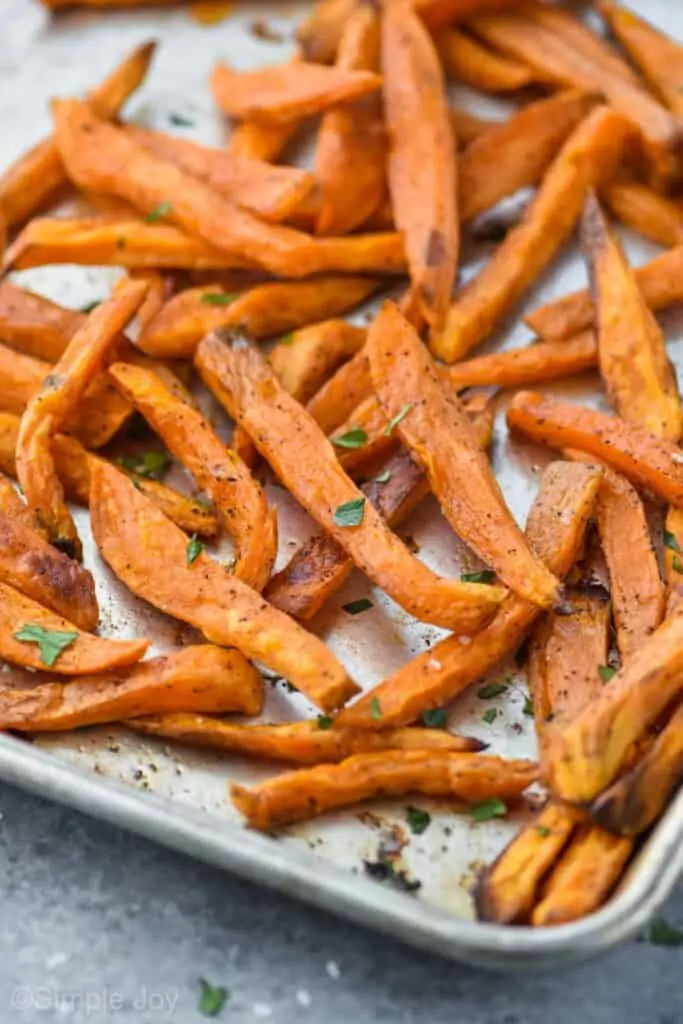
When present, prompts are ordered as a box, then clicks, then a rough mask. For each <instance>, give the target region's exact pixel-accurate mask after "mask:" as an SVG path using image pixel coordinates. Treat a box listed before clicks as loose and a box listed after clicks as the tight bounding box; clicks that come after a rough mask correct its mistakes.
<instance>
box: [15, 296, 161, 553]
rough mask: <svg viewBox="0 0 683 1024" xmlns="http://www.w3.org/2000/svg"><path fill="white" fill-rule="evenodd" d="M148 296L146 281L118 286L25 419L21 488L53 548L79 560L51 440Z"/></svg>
mask: <svg viewBox="0 0 683 1024" xmlns="http://www.w3.org/2000/svg"><path fill="white" fill-rule="evenodd" d="M146 291H147V285H146V284H145V282H144V281H131V280H124V281H122V282H120V283H119V284H118V285H117V286H116V288H115V290H114V292H113V293H112V296H111V298H109V299H108V300H107V301H106V302H104V303H102V304H101V305H100V306H98V307H97V308H96V309H94V310H93V312H92V313H91V314H90V315H89V317H88V319H87V320H86V322H85V323H84V325H83V327H82V328H81V329H80V330H79V331H77V332H76V334H75V335H74V336H73V338H72V339H71V341H70V342H69V345H68V347H67V349H66V351H65V352H64V355H63V356H62V358H61V359H60V360H59V362H58V363H57V364H56V366H55V368H54V371H53V373H52V374H50V375H49V376H48V377H46V379H45V381H44V382H43V386H42V388H41V390H40V391H39V392H38V393H37V394H36V395H35V396H34V397H33V398H31V400H30V401H29V403H28V405H27V407H26V411H25V412H24V415H23V416H22V419H21V424H20V427H19V438H18V440H17V452H16V459H17V476H18V478H19V483H20V485H21V487H22V489H23V492H24V494H25V495H26V500H27V502H28V504H29V507H30V508H32V509H33V510H34V512H35V514H36V516H37V518H38V521H39V522H40V523H41V524H42V525H43V526H44V527H45V529H46V530H47V532H48V536H49V538H50V540H51V541H52V543H54V544H55V546H57V547H60V546H61V547H62V548H63V549H64V550H65V551H66V552H67V553H72V554H76V555H80V550H81V548H80V541H79V539H78V534H77V532H76V527H75V525H74V522H73V520H72V518H71V513H70V512H69V510H68V508H67V507H66V504H65V502H64V491H63V488H62V485H61V483H60V482H59V477H58V476H57V474H56V470H55V465H54V459H53V457H52V453H51V450H50V440H49V439H50V436H51V435H52V434H55V433H56V432H57V431H58V430H59V429H60V428H61V427H63V425H64V423H65V421H66V419H67V417H68V416H69V414H70V413H71V412H72V410H73V409H74V408H75V407H76V406H77V404H78V402H79V401H80V399H81V398H82V396H83V395H84V393H85V391H86V389H87V387H88V384H89V382H90V380H91V379H92V378H93V377H94V376H95V374H97V373H99V372H100V371H101V370H102V369H103V368H104V364H105V362H106V360H107V358H108V356H109V354H110V352H111V348H112V346H113V344H114V343H115V342H116V340H117V338H118V335H119V334H120V332H121V331H122V330H123V328H124V327H125V326H126V324H127V323H128V321H129V320H130V319H131V318H132V317H133V316H134V315H135V312H136V310H137V309H138V307H139V306H140V303H141V302H142V300H143V299H144V297H145V293H146Z"/></svg>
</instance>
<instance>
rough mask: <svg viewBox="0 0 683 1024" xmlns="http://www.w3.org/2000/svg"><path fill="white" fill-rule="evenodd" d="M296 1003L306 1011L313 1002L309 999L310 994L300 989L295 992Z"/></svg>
mask: <svg viewBox="0 0 683 1024" xmlns="http://www.w3.org/2000/svg"><path fill="white" fill-rule="evenodd" d="M296 1001H297V1003H298V1004H299V1006H303V1007H304V1009H306V1010H307V1009H308V1007H309V1006H310V1005H311V1003H312V1002H313V1000H312V999H311V995H310V993H309V992H307V991H306V989H305V988H300V989H299V990H298V991H297V994H296Z"/></svg>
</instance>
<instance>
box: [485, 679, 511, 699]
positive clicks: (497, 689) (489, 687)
mask: <svg viewBox="0 0 683 1024" xmlns="http://www.w3.org/2000/svg"><path fill="white" fill-rule="evenodd" d="M507 688H508V687H507V683H486V685H485V686H480V687H479V689H478V690H477V697H478V698H479V700H491V698H492V697H500V695H501V693H505V691H506V690H507Z"/></svg>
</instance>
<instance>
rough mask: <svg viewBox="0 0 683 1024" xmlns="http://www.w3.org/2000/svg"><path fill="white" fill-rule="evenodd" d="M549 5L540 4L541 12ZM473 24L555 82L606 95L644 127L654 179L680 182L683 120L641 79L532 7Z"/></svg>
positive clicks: (487, 39) (482, 35) (486, 38)
mask: <svg viewBox="0 0 683 1024" xmlns="http://www.w3.org/2000/svg"><path fill="white" fill-rule="evenodd" d="M546 6H547V5H537V8H536V10H540V9H541V7H546ZM469 25H470V28H472V29H473V30H474V32H475V34H476V35H477V36H479V37H480V38H482V39H483V40H484V41H485V42H487V43H489V44H490V45H491V46H493V47H494V48H495V49H499V50H502V51H503V53H508V54H510V55H511V56H513V57H516V58H517V59H518V60H521V61H523V62H524V63H525V64H527V65H528V66H529V67H531V68H532V69H533V70H534V71H535V72H536V73H537V74H538V75H539V77H541V78H545V79H546V80H547V81H550V82H551V83H553V84H554V85H560V86H570V87H573V88H577V89H586V90H588V91H590V90H597V91H599V92H601V93H603V94H604V95H605V97H606V99H607V101H608V103H609V104H610V105H611V106H612V107H613V108H614V109H615V110H616V111H619V112H620V113H622V114H624V115H625V116H626V117H628V118H630V120H631V121H632V122H634V123H635V124H637V125H638V127H639V128H640V130H641V132H642V136H643V140H644V143H645V146H646V151H647V156H648V161H649V164H650V169H651V176H652V178H653V180H654V181H655V182H657V183H659V184H663V185H671V184H674V183H675V182H677V181H680V178H681V173H682V171H683V162H682V159H681V151H680V150H681V147H680V134H681V129H680V124H679V122H678V121H677V120H676V118H675V117H674V116H673V115H672V114H671V113H670V111H668V110H666V109H665V108H664V107H663V106H661V104H659V103H658V102H657V100H656V99H654V98H653V97H652V96H651V94H650V93H649V92H647V90H646V89H644V88H643V87H642V86H640V85H639V84H638V83H633V82H631V81H629V80H628V79H627V78H626V77H624V75H623V74H615V73H614V72H613V70H612V69H611V68H608V67H605V66H604V64H603V63H601V62H597V61H596V60H595V59H594V56H593V55H586V53H585V52H584V53H582V52H581V50H580V49H577V48H576V47H575V43H574V41H572V42H568V41H567V40H566V39H563V38H562V37H561V36H560V35H558V34H557V32H556V31H555V29H554V28H550V27H549V26H548V25H547V24H546V25H543V24H541V23H540V22H539V21H538V20H537V19H536V20H535V19H534V17H533V16H532V17H528V16H527V13H526V11H525V12H524V13H514V14H513V13H511V14H492V15H484V16H483V17H476V18H474V19H472V21H471V22H470V23H469ZM579 28H581V26H579ZM594 43H597V44H599V41H598V40H594Z"/></svg>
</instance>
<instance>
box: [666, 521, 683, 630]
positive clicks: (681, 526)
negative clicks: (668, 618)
mask: <svg viewBox="0 0 683 1024" xmlns="http://www.w3.org/2000/svg"><path fill="white" fill-rule="evenodd" d="M665 528H666V531H667V536H666V537H665V540H666V541H667V543H665V544H664V548H663V555H664V579H665V582H666V599H667V615H670V614H671V612H672V610H673V608H674V606H675V605H676V604H678V602H679V600H680V599H681V597H682V596H683V509H680V508H669V509H668V511H667V514H666V524H665Z"/></svg>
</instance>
